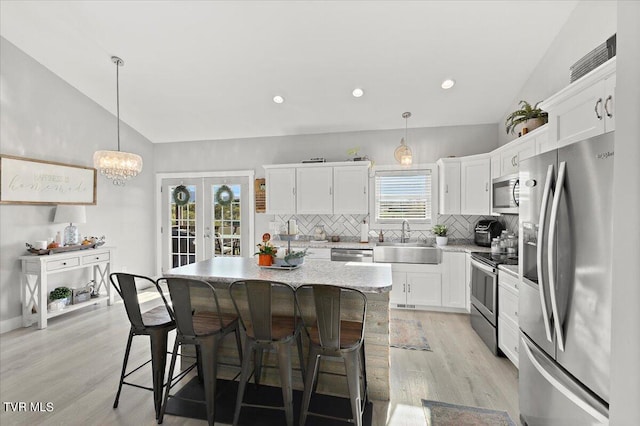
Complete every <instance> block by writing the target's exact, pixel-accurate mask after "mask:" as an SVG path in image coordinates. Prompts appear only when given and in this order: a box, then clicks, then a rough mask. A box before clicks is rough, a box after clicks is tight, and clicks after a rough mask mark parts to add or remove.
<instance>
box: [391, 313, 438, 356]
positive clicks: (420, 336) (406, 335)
mask: <svg viewBox="0 0 640 426" xmlns="http://www.w3.org/2000/svg"><path fill="white" fill-rule="evenodd" d="M389 329H390V330H389V332H390V336H389V340H390V346H391V347H392V348H402V349H412V350H417V351H430V350H431V347H430V346H429V342H428V341H427V336H426V333H425V331H424V328H423V326H422V321H420V320H413V319H410V320H408V319H400V318H393V317H391V321H390V324H389Z"/></svg>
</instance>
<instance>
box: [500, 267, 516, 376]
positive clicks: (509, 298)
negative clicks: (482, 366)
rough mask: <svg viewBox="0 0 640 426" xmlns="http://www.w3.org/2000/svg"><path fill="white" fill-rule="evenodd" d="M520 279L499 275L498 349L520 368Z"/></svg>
mask: <svg viewBox="0 0 640 426" xmlns="http://www.w3.org/2000/svg"><path fill="white" fill-rule="evenodd" d="M518 329H519V325H518V278H516V277H514V276H512V275H509V274H508V273H506V272H503V271H500V272H499V273H498V347H499V348H500V350H502V352H504V354H505V355H506V356H507V358H509V360H510V361H511V362H512V363H513V365H515V366H516V367H517V366H518V352H519V341H520V339H519V338H518Z"/></svg>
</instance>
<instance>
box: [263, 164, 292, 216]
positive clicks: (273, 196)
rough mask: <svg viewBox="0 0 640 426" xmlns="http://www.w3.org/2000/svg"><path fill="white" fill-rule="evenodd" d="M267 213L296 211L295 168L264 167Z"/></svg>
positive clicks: (290, 212)
mask: <svg viewBox="0 0 640 426" xmlns="http://www.w3.org/2000/svg"><path fill="white" fill-rule="evenodd" d="M265 178H266V182H265V183H266V196H267V213H269V214H293V213H295V212H296V196H295V194H296V169H294V168H293V167H291V168H277V169H266V171H265Z"/></svg>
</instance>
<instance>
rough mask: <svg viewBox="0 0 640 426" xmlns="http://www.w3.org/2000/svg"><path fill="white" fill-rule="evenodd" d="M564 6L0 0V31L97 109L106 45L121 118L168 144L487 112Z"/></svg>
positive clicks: (387, 125) (105, 82)
mask: <svg viewBox="0 0 640 426" xmlns="http://www.w3.org/2000/svg"><path fill="white" fill-rule="evenodd" d="M576 4H577V1H513V0H512V1H422V2H420V1H413V2H408V1H341V2H338V1H332V2H328V1H279V2H271V1H260V2H258V1H256V2H249V1H244V2H240V1H235V2H231V1H228V2H227V1H216V2H214V1H126V2H125V1H20V2H18V1H4V0H3V1H2V2H0V7H1V9H0V16H1V21H0V33H1V35H2V36H3V37H5V38H6V39H7V40H9V41H11V42H12V43H14V44H15V45H16V46H18V47H19V48H20V49H22V50H23V51H25V52H26V53H27V54H29V55H30V56H32V57H33V58H35V59H36V60H37V61H38V62H40V63H42V64H43V65H44V66H46V67H47V68H49V69H50V70H51V71H53V72H54V73H55V74H57V75H59V76H60V77H61V78H62V79H64V80H65V81H67V82H68V83H69V84H71V85H72V86H74V87H76V88H77V89H78V90H80V91H81V92H82V93H84V94H86V95H87V96H88V97H90V98H91V99H93V100H95V101H96V102H97V103H99V104H100V105H102V106H103V107H104V108H106V109H107V110H109V111H111V112H113V113H115V109H116V108H115V65H114V64H113V63H112V62H111V59H110V57H111V56H112V55H118V56H120V57H121V58H122V59H123V60H124V62H125V66H124V67H123V68H120V115H121V118H122V120H123V121H125V122H126V123H127V124H129V125H130V126H132V127H133V128H135V129H136V130H138V131H139V132H140V133H142V134H143V135H144V136H146V137H147V138H149V139H150V140H151V141H152V142H174V141H192V140H212V139H231V138H247V137H256V136H275V135H293V134H309V133H328V132H342V131H354V130H377V129H396V128H403V127H404V124H405V123H404V119H403V118H402V113H403V112H404V111H411V112H412V113H413V116H412V117H411V118H410V119H409V127H432V126H447V125H459V124H481V123H497V122H499V121H501V120H502V117H503V116H504V114H505V112H506V109H507V108H509V107H510V105H511V103H512V102H513V101H514V99H515V97H516V96H517V95H518V93H519V90H520V89H521V88H522V86H523V84H524V83H525V82H526V80H527V79H528V77H529V75H530V74H531V72H532V71H533V69H534V67H535V65H536V64H537V63H538V62H539V60H540V59H541V58H542V56H543V55H544V53H545V52H546V50H547V49H548V47H549V45H550V44H551V42H552V41H553V39H554V38H555V37H556V35H557V34H558V32H559V30H560V29H561V28H562V26H563V24H564V23H565V22H566V20H567V18H568V17H569V15H570V14H571V12H572V11H573V9H574V8H575V6H576ZM447 77H452V78H454V79H455V80H456V81H457V84H456V86H455V87H454V88H453V89H450V90H448V91H445V90H442V89H441V88H440V83H441V82H442V80H443V79H445V78H447ZM355 87H361V88H363V89H364V91H365V95H364V96H363V97H362V98H359V99H356V98H354V97H353V96H351V91H352V90H353V89H354V88H355ZM276 94H280V95H282V96H284V97H285V99H286V101H285V103H283V104H281V105H277V104H275V103H273V101H272V100H271V99H272V98H273V96H274V95H276Z"/></svg>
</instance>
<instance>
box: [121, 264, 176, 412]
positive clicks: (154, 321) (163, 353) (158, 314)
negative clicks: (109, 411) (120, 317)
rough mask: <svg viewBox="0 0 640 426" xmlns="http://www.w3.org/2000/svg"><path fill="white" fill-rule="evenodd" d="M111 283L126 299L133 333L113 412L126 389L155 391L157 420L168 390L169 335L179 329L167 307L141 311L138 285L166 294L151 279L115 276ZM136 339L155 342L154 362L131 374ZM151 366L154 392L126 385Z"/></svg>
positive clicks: (153, 347) (123, 364)
mask: <svg viewBox="0 0 640 426" xmlns="http://www.w3.org/2000/svg"><path fill="white" fill-rule="evenodd" d="M109 280H110V281H111V284H112V285H113V287H114V288H115V289H116V291H117V292H118V294H119V295H120V297H121V298H122V301H123V302H124V307H125V310H126V311H127V316H128V317H129V322H130V323H131V329H130V330H129V339H128V340H127V349H126V351H125V353H124V361H123V362H122V373H121V374H120V383H119V385H118V392H117V393H116V399H115V401H114V402H113V408H118V402H119V400H120V392H121V391H122V385H129V386H133V387H137V388H140V389H146V390H149V391H153V403H154V408H155V412H156V419H157V418H158V416H159V415H160V406H161V403H162V388H163V387H164V369H165V366H166V362H167V336H168V334H169V331H171V330H173V329H175V328H176V324H175V322H174V321H173V320H172V319H171V316H170V315H169V312H167V308H166V306H165V305H161V306H157V307H155V308H153V309H151V310H150V311H147V312H144V313H142V312H141V311H140V302H139V300H138V290H137V288H136V281H140V282H145V281H147V282H149V283H151V284H153V285H154V286H156V288H157V289H158V291H159V292H160V295H161V296H162V291H161V290H160V288H159V287H158V286H157V285H156V282H155V281H153V280H152V279H151V278H148V277H144V276H141V275H132V274H125V273H120V272H114V273H113V274H111V275H109ZM163 299H164V296H163ZM133 336H149V338H150V340H151V359H150V360H149V361H147V362H145V363H144V364H142V365H140V366H138V367H137V368H135V369H134V370H132V371H130V372H129V373H127V372H126V370H127V363H128V362H129V352H130V351H131V341H132V340H133ZM149 362H151V369H152V371H153V388H149V387H145V386H140V385H137V384H135V383H130V382H126V381H125V379H126V378H127V377H128V376H129V375H131V374H133V373H135V372H136V371H138V370H139V369H140V368H142V367H143V366H145V365H147V364H148V363H149Z"/></svg>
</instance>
